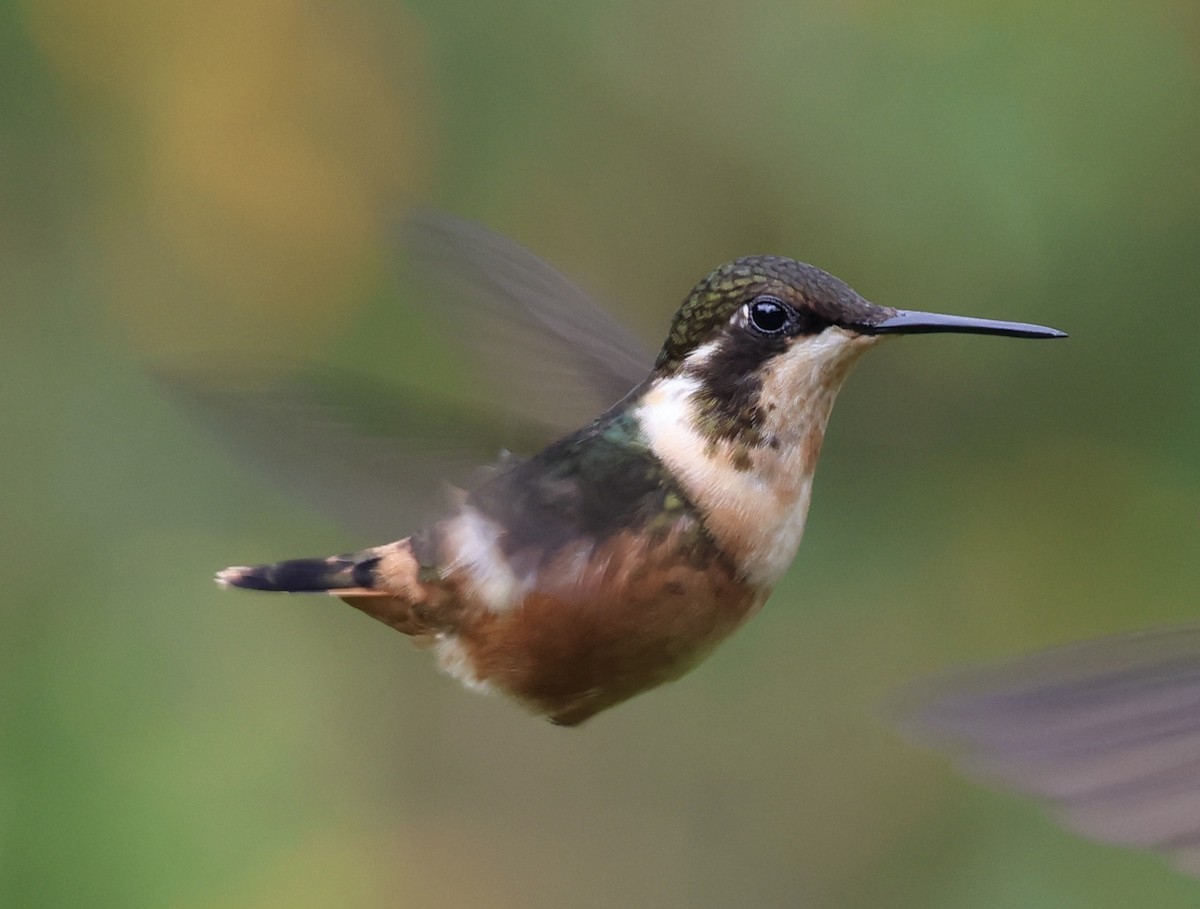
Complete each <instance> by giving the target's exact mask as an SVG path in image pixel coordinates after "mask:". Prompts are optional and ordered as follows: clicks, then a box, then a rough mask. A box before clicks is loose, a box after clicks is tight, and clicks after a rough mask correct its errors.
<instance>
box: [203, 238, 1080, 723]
mask: <svg viewBox="0 0 1200 909" xmlns="http://www.w3.org/2000/svg"><path fill="white" fill-rule="evenodd" d="M446 224H449V227H448V228H446V230H448V231H449V232H450V233H458V234H459V235H461V236H466V237H467V238H468V242H469V243H474V245H475V247H476V249H477V251H478V250H480V249H482V250H483V251H484V252H485V253H486V255H483V256H482V257H481V256H478V255H477V256H476V258H477V259H480V258H482V259H483V260H485V261H486V260H487V259H488V257H489V256H490V257H491V258H492V259H505V258H507V259H508V260H510V264H509V265H508V266H505V265H503V263H501V267H500V271H501V273H502V274H506V275H507V276H508V277H509V278H511V277H512V276H513V275H517V278H516V279H515V280H508V279H507V278H503V277H502V278H496V279H494V281H493V283H495V284H497V285H502V287H501V290H502V291H503V293H504V294H506V295H507V296H508V297H509V298H514V299H516V305H517V306H519V307H523V309H524V312H525V315H526V322H532V323H534V324H535V325H536V326H537V329H538V330H539V331H541V332H544V333H547V334H549V335H552V336H554V337H556V338H557V339H558V340H559V341H560V342H565V344H566V346H567V347H569V348H573V349H574V351H575V352H576V354H577V355H578V357H579V358H580V359H582V360H586V361H587V365H588V370H585V371H589V370H590V372H591V373H592V374H593V379H594V381H593V383H592V384H593V386H594V387H596V388H601V389H602V390H603V391H605V392H608V393H609V394H610V395H611V397H609V402H610V403H609V406H608V407H607V409H606V410H604V411H603V412H602V413H601V414H600V415H599V416H597V417H595V418H594V419H592V420H591V421H590V422H588V423H586V425H584V426H583V427H582V428H577V429H574V430H573V431H570V432H568V433H566V434H565V435H562V436H561V437H560V438H558V439H557V441H553V442H551V443H550V444H549V445H547V446H546V447H545V448H543V449H542V450H541V451H539V452H538V453H536V454H534V455H532V456H531V457H528V458H525V459H519V458H516V457H514V456H511V455H507V456H503V457H502V458H501V459H500V461H499V462H498V463H496V464H495V466H494V467H492V468H491V469H490V470H489V471H488V472H487V473H486V474H485V475H484V476H483V477H482V478H481V479H478V480H477V481H476V482H475V483H474V484H472V485H471V486H469V488H467V489H465V490H460V491H458V492H457V493H456V495H455V497H454V501H453V502H451V503H449V508H448V511H447V513H445V514H444V515H443V516H442V517H441V518H440V519H438V520H435V521H432V522H431V523H428V524H426V525H425V526H423V527H420V528H419V529H416V530H414V531H413V532H411V533H410V534H409V535H407V536H404V537H402V538H400V539H396V540H394V541H393V542H388V543H384V544H382V545H376V546H372V547H370V548H367V549H362V550H359V551H356V552H351V553H348V554H343V555H335V556H329V557H326V558H304V559H289V560H286V561H280V562H275V563H271V564H261V565H256V566H238V567H231V568H226V569H224V570H223V571H220V572H218V574H217V576H216V580H217V582H218V584H220V585H221V586H224V587H237V588H245V589H250V590H259V591H285V592H328V593H330V594H333V595H335V596H337V597H339V598H340V599H342V600H343V601H345V602H346V603H348V604H349V605H351V606H353V607H355V608H356V609H359V610H361V611H362V612H364V613H366V614H367V615H369V616H371V617H373V618H375V619H377V620H379V621H381V622H383V623H384V624H386V625H389V626H391V627H392V628H394V629H395V630H397V631H399V632H401V633H403V634H405V635H408V636H410V637H411V638H412V639H413V641H414V642H416V643H417V644H418V645H419V646H422V647H425V648H428V649H430V650H431V651H432V652H433V654H434V656H435V658H436V662H437V664H438V666H439V667H440V668H441V669H442V670H443V671H444V672H446V673H448V674H449V675H450V676H452V677H454V678H456V679H458V680H460V681H461V682H463V683H464V684H465V685H466V686H467V687H468V688H471V689H475V690H477V691H481V692H494V693H499V694H503V695H507V696H509V697H510V698H512V699H514V700H515V701H516V702H518V703H519V704H520V705H522V706H524V707H525V708H526V709H528V710H529V711H530V712H532V713H533V714H535V715H539V716H544V717H546V718H548V719H549V720H550V721H551V722H552V723H555V724H557V725H561V726H577V725H578V724H580V723H582V722H584V721H585V720H587V719H589V718H591V717H593V716H595V715H596V714H597V713H599V712H601V711H603V710H606V709H608V708H610V707H613V706H615V705H617V704H620V703H621V702H623V701H625V700H627V699H628V698H630V697H632V696H634V695H637V694H639V693H641V692H644V691H647V690H649V689H652V688H654V687H656V686H658V685H661V684H663V683H665V682H669V681H672V680H674V679H678V678H679V677H680V676H682V675H684V674H685V673H686V672H688V671H689V670H690V669H692V668H693V667H694V666H695V665H696V664H697V663H699V662H700V661H701V660H702V659H704V658H705V657H706V656H707V655H708V654H709V653H711V652H712V650H713V649H714V648H715V647H716V646H717V645H718V644H719V643H720V642H721V641H723V640H725V639H726V638H727V637H729V635H730V634H732V633H733V632H734V631H735V630H736V629H737V628H738V627H739V626H740V625H742V624H743V623H744V622H745V621H746V620H747V619H749V618H750V617H751V616H753V615H754V614H755V613H756V612H757V611H758V610H759V609H760V608H761V607H762V605H763V604H764V602H765V601H766V600H767V598H768V597H769V596H770V594H771V591H772V589H773V588H774V586H775V585H776V583H777V582H778V581H779V579H780V578H781V577H782V576H783V574H784V572H785V571H786V570H787V568H788V566H789V565H790V564H791V562H792V559H793V557H794V556H795V554H796V551H797V549H798V547H799V545H800V540H801V535H802V533H803V531H804V525H805V519H806V516H807V513H808V507H809V501H810V499H811V495H812V484H813V474H814V471H815V469H816V465H817V458H818V455H819V453H820V450H821V445H822V441H823V439H824V435H825V428H826V423H827V421H828V419H829V414H830V411H831V409H832V407H833V404H834V400H835V398H836V397H837V394H838V391H839V389H840V388H841V386H842V383H843V381H844V380H845V378H846V376H847V374H848V373H849V371H850V369H851V367H852V366H853V365H854V363H855V362H856V361H857V360H858V358H859V357H860V356H862V354H864V353H865V352H866V351H867V350H868V349H870V348H871V347H873V346H875V345H876V344H877V343H879V342H880V341H881V340H883V339H885V338H889V337H892V336H897V335H906V334H927V333H935V332H961V333H970V334H986V335H1000V336H1007V337H1017V338H1060V337H1065V333H1063V332H1061V331H1058V330H1056V329H1053V328H1046V327H1043V326H1040V325H1031V324H1026V323H1022V322H1005V321H994V320H989V319H976V318H966V317H960V316H951V315H941V314H936V313H927V312H917V311H911V310H900V309H893V308H890V307H887V306H881V305H877V304H874V303H871V302H868V301H867V300H866V299H864V298H863V297H861V296H860V295H859V294H858V293H856V292H855V291H854V290H852V289H851V288H850V287H849V286H848V285H846V284H845V283H843V282H842V281H840V280H839V279H837V278H835V277H834V276H833V275H831V274H829V273H827V272H825V271H822V270H821V269H819V268H816V267H814V266H812V265H807V264H805V263H803V262H799V261H796V260H794V259H791V258H786V257H782V256H770V255H754V256H746V257H743V258H739V259H736V260H734V261H732V262H729V263H727V264H724V265H721V266H719V267H717V268H716V269H715V270H713V271H712V272H711V273H710V274H709V275H708V276H707V277H705V278H703V279H702V280H701V281H700V282H699V283H698V284H696V285H695V286H694V287H693V288H692V290H691V291H690V292H689V293H688V294H687V295H686V297H685V298H684V300H683V303H682V305H681V306H680V307H679V309H678V311H677V312H676V313H675V316H674V318H673V319H672V321H671V324H670V328H669V331H668V332H667V337H666V340H665V342H664V343H663V345H662V347H661V349H660V350H659V352H658V355H657V357H655V358H654V360H653V363H652V364H651V365H649V366H648V368H647V369H646V372H645V373H643V374H642V375H641V376H638V377H637V378H636V379H632V380H627V381H626V383H625V384H624V385H623V386H622V385H621V377H623V376H630V375H632V369H633V367H634V366H635V365H636V364H638V363H639V358H638V357H637V356H625V353H626V351H625V348H623V347H622V345H621V344H620V343H617V342H614V341H612V339H613V338H615V337H616V335H617V333H616V332H615V331H610V330H608V329H607V328H604V326H605V325H606V324H607V323H606V322H605V318H606V317H603V316H601V315H598V312H599V310H598V309H597V308H595V307H594V306H593V305H592V304H590V303H589V302H582V301H583V300H584V299H585V298H583V295H582V291H578V289H577V288H575V287H574V286H573V285H572V284H571V283H570V282H569V281H567V280H566V279H565V278H563V277H562V276H561V275H558V273H557V272H554V271H553V270H552V269H549V267H548V266H544V265H542V264H541V263H540V262H539V261H538V260H536V258H535V257H533V256H532V255H531V254H529V253H525V252H523V251H520V250H519V248H517V250H516V251H513V249H512V247H511V245H506V244H505V242H504V241H502V240H496V239H494V238H490V237H488V235H487V234H486V233H482V232H481V229H478V228H470V227H464V226H461V225H457V224H455V223H454V222H451V221H443V222H442V226H443V228H445V225H446ZM481 237H482V238H483V239H480V238H481ZM472 238H473V239H472ZM512 261H516V262H517V263H518V264H517V266H516V267H513V266H512V265H511V262H512ZM492 264H495V263H492ZM485 267H487V265H486V264H485ZM531 288H532V291H531V290H530V289H531ZM443 305H444V302H443ZM458 318H459V320H460V321H463V320H469V319H470V318H471V315H470V313H460V314H458ZM597 326H599V329H597V332H596V335H597V336H596V337H589V336H588V335H589V332H590V330H591V329H592V328H596V327H597ZM575 342H577V343H575ZM610 342H612V343H610ZM560 346H561V345H560ZM609 361H613V362H615V361H622V362H620V364H619V365H616V366H613V365H611V363H610V362H609ZM525 365H526V367H528V366H529V365H530V364H528V363H527V364H525ZM534 365H535V366H536V363H534ZM543 381H544V383H547V384H553V383H554V382H555V381H556V378H555V376H554V375H548V376H547V377H546V378H545V379H544V380H543ZM631 386H632V387H631ZM614 400H615V403H611V402H612V401H614ZM403 479H404V477H402V476H400V477H396V478H395V480H397V481H402V480H403ZM396 529H397V530H399V529H400V528H396Z"/></svg>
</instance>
